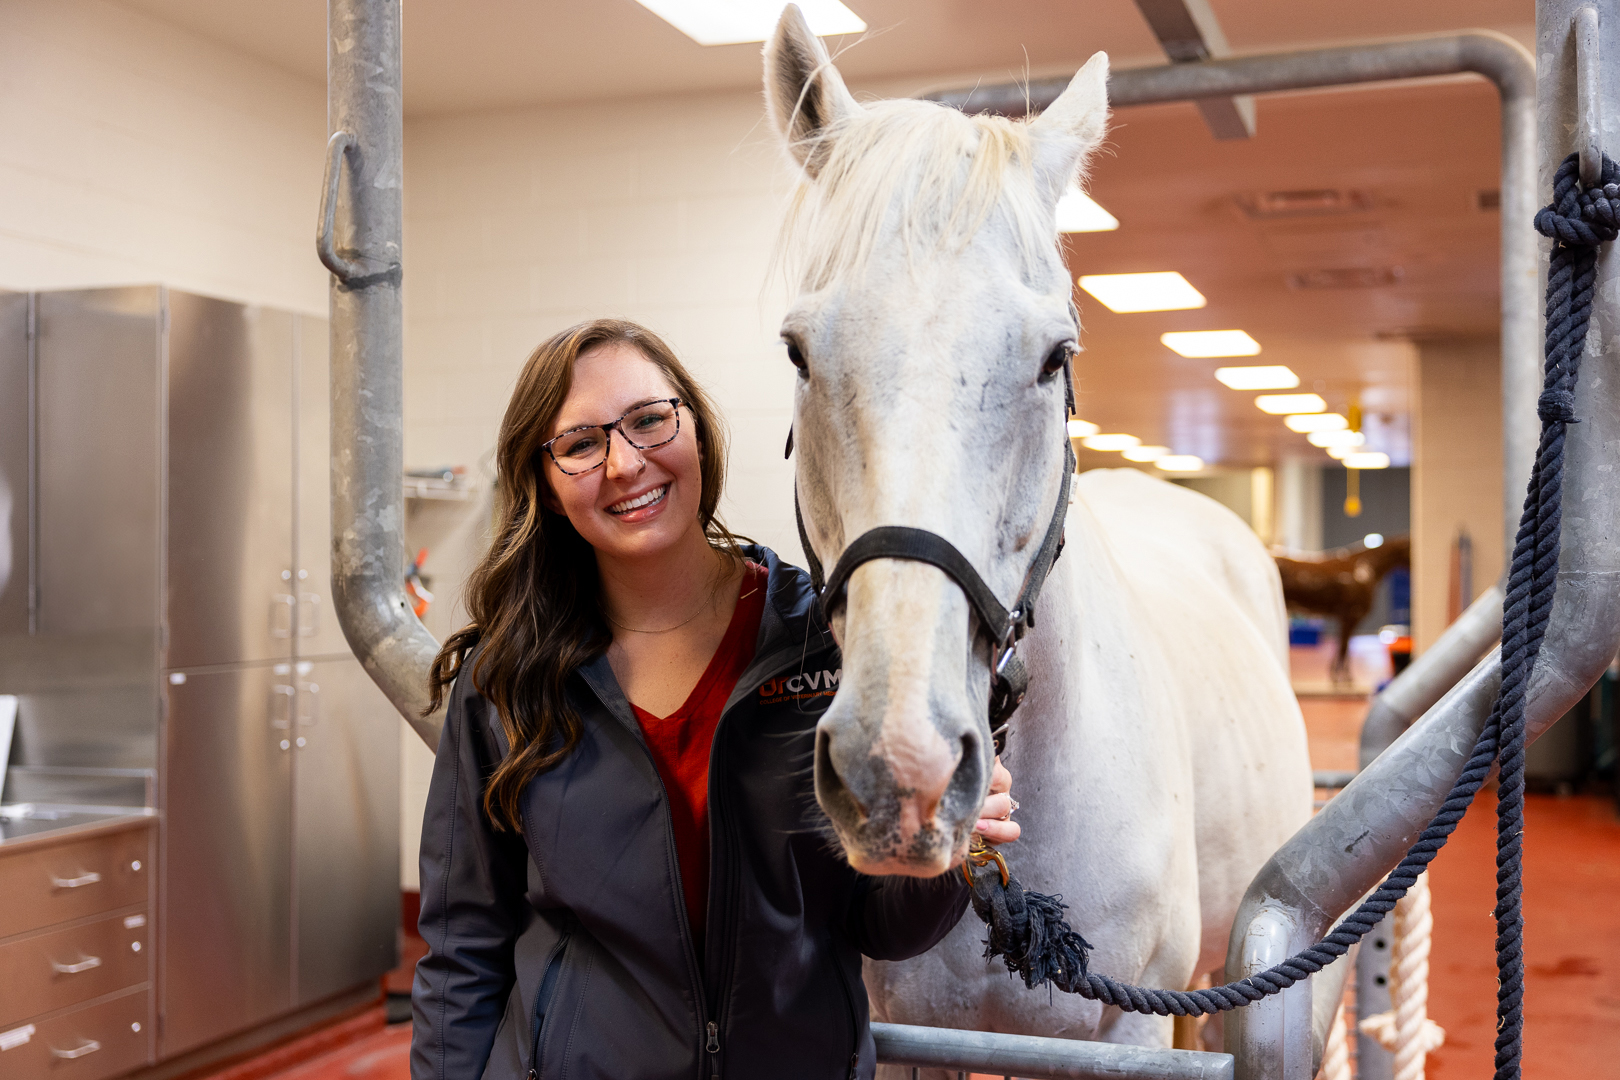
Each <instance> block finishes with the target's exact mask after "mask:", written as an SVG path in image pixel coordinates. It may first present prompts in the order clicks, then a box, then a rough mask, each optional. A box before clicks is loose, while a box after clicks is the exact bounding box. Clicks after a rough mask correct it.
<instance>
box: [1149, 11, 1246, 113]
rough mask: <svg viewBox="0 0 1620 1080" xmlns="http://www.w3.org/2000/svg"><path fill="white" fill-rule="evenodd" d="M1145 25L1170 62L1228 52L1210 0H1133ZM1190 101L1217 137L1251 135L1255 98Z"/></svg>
mask: <svg viewBox="0 0 1620 1080" xmlns="http://www.w3.org/2000/svg"><path fill="white" fill-rule="evenodd" d="M1136 7H1137V10H1139V11H1140V12H1141V13H1142V18H1143V19H1145V20H1146V21H1147V24H1148V28H1149V29H1151V30H1152V31H1153V35H1154V36H1155V37H1157V38H1158V39H1159V44H1160V45H1161V46H1163V48H1164V54H1165V55H1166V56H1167V57H1169V58H1170V62H1171V63H1173V64H1186V63H1192V62H1195V61H1198V60H1220V59H1223V58H1225V57H1227V56H1229V55H1231V50H1230V49H1229V48H1227V45H1226V35H1225V34H1224V33H1222V31H1221V24H1220V23H1219V22H1217V21H1216V19H1215V12H1214V11H1213V10H1211V9H1210V6H1209V0H1136ZM1193 104H1195V105H1197V106H1198V111H1199V112H1200V113H1202V114H1203V117H1204V123H1205V124H1206V125H1208V127H1209V132H1210V134H1211V135H1214V136H1215V137H1216V138H1217V139H1247V138H1249V137H1251V136H1252V135H1253V134H1254V98H1252V97H1250V96H1248V95H1247V94H1244V95H1240V96H1237V97H1222V98H1199V99H1198V100H1197V101H1195V102H1193Z"/></svg>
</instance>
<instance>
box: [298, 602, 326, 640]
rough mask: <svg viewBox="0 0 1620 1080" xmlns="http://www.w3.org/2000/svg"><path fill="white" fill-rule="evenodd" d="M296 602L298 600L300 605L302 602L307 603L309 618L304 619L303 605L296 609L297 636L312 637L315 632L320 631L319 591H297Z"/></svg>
mask: <svg viewBox="0 0 1620 1080" xmlns="http://www.w3.org/2000/svg"><path fill="white" fill-rule="evenodd" d="M298 602H299V604H300V605H303V604H308V605H309V619H308V621H306V620H305V619H304V609H303V607H299V609H298V636H299V637H314V636H315V635H316V634H318V633H320V632H321V596H320V593H312V592H307V593H299V594H298Z"/></svg>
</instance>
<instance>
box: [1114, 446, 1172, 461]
mask: <svg viewBox="0 0 1620 1080" xmlns="http://www.w3.org/2000/svg"><path fill="white" fill-rule="evenodd" d="M1169 453H1170V448H1169V447H1168V446H1133V447H1131V448H1130V449H1128V450H1124V451H1122V452H1121V453H1120V457H1122V458H1124V459H1125V460H1126V461H1158V460H1159V459H1160V458H1162V457H1164V456H1166V455H1167V454H1169Z"/></svg>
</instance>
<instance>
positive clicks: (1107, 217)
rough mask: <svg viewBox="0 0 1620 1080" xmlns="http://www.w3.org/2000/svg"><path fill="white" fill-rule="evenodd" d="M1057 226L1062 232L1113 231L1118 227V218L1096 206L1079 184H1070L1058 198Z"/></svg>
mask: <svg viewBox="0 0 1620 1080" xmlns="http://www.w3.org/2000/svg"><path fill="white" fill-rule="evenodd" d="M1057 227H1058V232H1062V233H1076V232H1113V231H1114V230H1115V229H1117V228H1119V218H1117V217H1115V216H1114V215H1113V214H1110V213H1109V212H1108V211H1106V210H1104V209H1103V208H1102V207H1100V206H1098V205H1097V203H1096V201H1095V200H1093V199H1092V197H1091V196H1090V195H1087V194H1086V193H1085V192H1083V191H1081V190H1080V185H1079V184H1070V185H1069V189H1068V190H1067V191H1065V192H1064V193H1063V197H1062V198H1061V199H1059V200H1058V204H1057Z"/></svg>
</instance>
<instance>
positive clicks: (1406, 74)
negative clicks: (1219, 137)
mask: <svg viewBox="0 0 1620 1080" xmlns="http://www.w3.org/2000/svg"><path fill="white" fill-rule="evenodd" d="M1464 73H1473V74H1476V75H1483V76H1484V77H1485V78H1487V79H1489V80H1491V82H1493V83H1495V84H1496V87H1497V90H1498V92H1499V93H1500V95H1501V101H1502V181H1501V223H1502V224H1501V229H1502V269H1501V285H1502V321H1501V335H1502V339H1501V345H1502V469H1503V487H1502V491H1503V493H1504V494H1503V503H1504V505H1503V511H1502V521H1503V533H1504V538H1505V545H1506V546H1504V547H1503V549H1502V550H1503V551H1512V550H1513V533H1514V530H1515V529H1517V527H1518V522H1519V517H1518V515H1519V503H1518V493H1519V492H1522V491H1524V487H1525V483H1526V482H1527V481H1528V480H1529V478H1530V462H1531V460H1532V459H1533V458H1534V456H1535V447H1536V439H1537V438H1538V436H1539V434H1540V427H1539V424H1538V422H1537V420H1536V396H1537V395H1538V394H1539V393H1540V392H1541V373H1540V372H1541V368H1540V358H1541V351H1540V343H1539V341H1538V340H1537V339H1538V336H1539V334H1540V330H1539V323H1538V322H1537V318H1538V316H1539V313H1540V311H1541V297H1540V290H1539V288H1538V286H1537V283H1536V282H1537V278H1536V274H1537V266H1538V260H1537V258H1536V236H1535V232H1534V230H1533V229H1532V228H1531V226H1530V221H1531V218H1532V217H1533V216H1534V215H1535V212H1536V191H1537V190H1538V189H1537V188H1536V186H1535V180H1536V118H1535V112H1536V66H1535V60H1534V58H1533V57H1531V55H1530V54H1529V53H1528V52H1526V51H1525V50H1524V47H1523V46H1521V45H1520V44H1519V43H1518V42H1516V41H1514V40H1513V39H1512V38H1510V37H1508V36H1506V35H1505V34H1498V33H1496V32H1494V31H1491V30H1469V31H1466V32H1464V33H1459V34H1446V35H1442V36H1438V37H1422V38H1408V39H1402V40H1396V41H1384V42H1374V43H1371V44H1366V45H1349V46H1344V47H1341V48H1333V49H1307V50H1303V51H1300V52H1291V53H1270V54H1265V55H1260V56H1243V57H1236V58H1230V59H1225V60H1205V61H1200V62H1198V63H1185V64H1166V65H1164V66H1162V67H1150V68H1135V69H1131V70H1126V71H1116V72H1114V73H1113V74H1111V75H1110V76H1109V79H1108V101H1109V104H1111V105H1113V106H1114V107H1116V108H1124V107H1127V106H1131V105H1158V104H1163V103H1166V102H1173V101H1190V100H1196V99H1198V98H1223V97H1230V96H1232V95H1234V94H1267V93H1281V92H1284V91H1289V90H1306V89H1315V88H1322V87H1330V86H1352V85H1357V84H1361V83H1371V82H1387V81H1390V80H1394V79H1416V78H1431V77H1435V76H1442V75H1459V74H1464ZM1067 85H1068V80H1067V79H1041V80H1037V81H1035V82H1032V83H1029V84H1028V85H1027V86H1026V85H1025V84H1021V83H1006V84H1001V85H995V86H976V87H972V88H967V89H961V90H948V91H942V92H940V93H935V94H929V95H927V96H928V98H929V99H930V100H933V101H942V102H945V103H946V104H949V105H954V106H956V107H957V108H960V109H964V110H969V111H973V112H994V113H1000V114H1002V115H1006V116H1024V115H1027V114H1029V113H1031V112H1039V111H1040V110H1042V109H1044V108H1046V106H1048V105H1050V104H1051V103H1052V102H1053V101H1054V100H1056V98H1057V95H1058V94H1060V93H1062V91H1063V88H1064V87H1065V86H1067Z"/></svg>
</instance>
